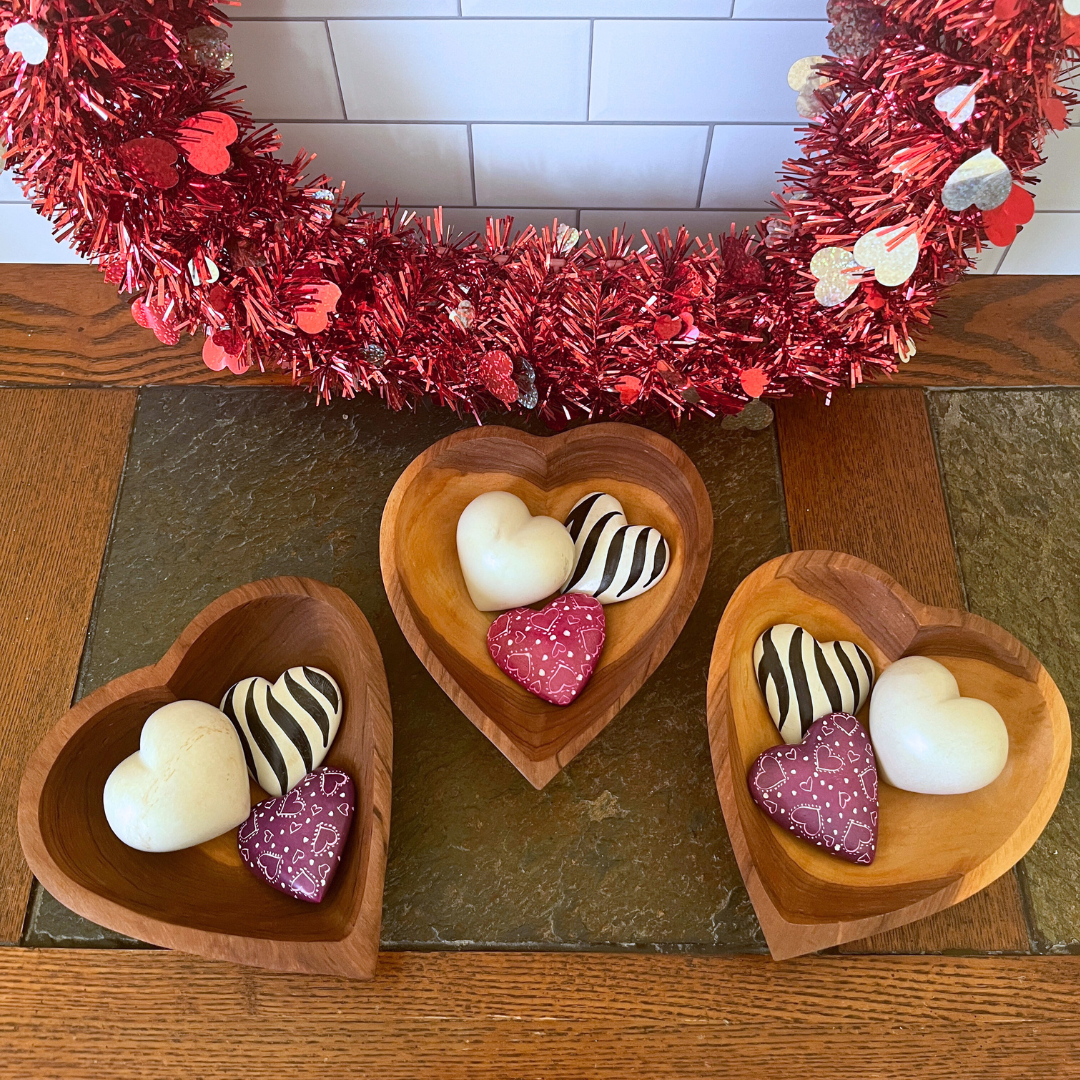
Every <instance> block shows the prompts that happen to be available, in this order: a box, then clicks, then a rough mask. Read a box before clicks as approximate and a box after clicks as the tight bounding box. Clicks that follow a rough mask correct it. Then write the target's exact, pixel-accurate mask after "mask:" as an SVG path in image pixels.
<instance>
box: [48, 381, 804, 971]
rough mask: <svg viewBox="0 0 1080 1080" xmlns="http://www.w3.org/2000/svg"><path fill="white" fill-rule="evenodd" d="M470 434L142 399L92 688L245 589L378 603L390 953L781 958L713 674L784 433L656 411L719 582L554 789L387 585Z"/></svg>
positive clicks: (279, 403)
mask: <svg viewBox="0 0 1080 1080" xmlns="http://www.w3.org/2000/svg"><path fill="white" fill-rule="evenodd" d="M461 426H462V421H461V420H459V419H457V418H456V417H454V416H453V415H452V414H451V413H449V412H446V411H439V410H435V409H430V408H422V409H421V410H420V411H419V412H418V413H415V414H413V413H400V414H395V413H391V412H389V411H388V410H387V409H385V408H384V407H383V406H381V405H380V404H378V403H376V402H373V401H370V400H364V401H359V400H357V401H352V402H337V403H335V404H333V405H331V406H325V405H324V406H319V407H316V405H315V402H314V401H313V400H312V399H311V398H310V397H308V396H307V395H306V394H303V393H300V392H296V391H289V390H282V391H272V390H265V389H262V390H250V391H249V390H220V389H188V390H180V389H168V390H145V391H143V392H142V394H141V397H140V402H139V409H138V413H137V417H136V422H135V428H134V434H133V438H132V444H131V450H130V453H129V456H128V462H127V466H126V470H125V476H124V483H123V487H122V491H121V495H120V502H119V507H118V511H117V517H116V522H115V524H114V528H113V534H112V538H111V540H110V544H109V550H108V553H107V559H106V566H105V569H104V573H103V577H102V581H101V585H100V588H99V593H98V597H97V601H96V604H95V613H94V620H93V625H92V634H91V640H90V645H89V647H88V650H87V654H86V657H85V658H84V665H83V671H82V676H81V679H80V684H79V693H80V695H82V694H86V693H88V692H89V691H90V690H92V689H94V688H95V687H97V686H100V685H101V684H102V683H104V682H106V681H108V680H109V679H111V678H114V677H115V676H117V675H119V674H122V673H123V672H126V671H129V670H131V669H132V668H135V667H138V666H140V665H142V664H147V663H150V662H153V661H155V660H156V659H158V657H159V656H160V655H161V654H162V652H163V651H164V650H165V649H166V648H167V647H168V646H169V644H170V643H171V642H172V641H173V639H174V638H175V637H176V635H177V634H178V633H179V631H180V630H181V629H182V628H183V627H184V625H185V624H186V623H187V622H188V620H189V619H191V618H192V617H193V616H194V615H195V614H197V613H198V611H199V610H201V609H202V607H203V606H205V605H206V604H207V603H209V602H210V601H211V600H213V599H214V598H215V597H217V596H218V595H220V594H221V593H223V592H225V591H226V590H228V589H230V588H233V587H234V586H236V585H239V584H242V583H243V582H246V581H250V580H253V579H255V578H261V577H268V576H272V575H275V574H300V575H306V576H310V577H315V578H319V579H321V580H324V581H328V582H330V583H332V584H334V585H337V586H339V587H340V588H342V589H344V590H345V591H346V592H347V593H348V594H349V595H351V596H352V597H353V598H354V599H355V600H356V602H357V603H358V604H359V605H360V607H361V608H362V609H363V611H364V612H365V614H366V615H367V617H368V619H369V620H370V622H371V624H372V626H373V628H374V630H375V634H376V636H377V638H378V640H379V645H380V647H381V649H382V651H383V656H384V659H385V663H386V670H387V677H388V680H389V684H390V693H391V699H392V704H393V710H394V785H393V807H392V824H391V841H390V855H389V860H388V864H387V880H386V893H385V902H384V914H383V942H384V945H385V946H387V947H390V948H394V947H436V948H438V947H444V948H445V947H463V946H470V945H476V946H483V947H490V946H518V947H549V948H574V947H577V948H609V947H637V948H662V949H680V948H686V949H691V950H725V949H738V950H747V949H753V950H756V949H761V948H763V947H764V946H763V940H762V937H761V933H760V929H759V927H758V925H757V921H756V919H755V918H754V914H753V911H752V908H751V906H750V903H749V900H748V898H747V895H746V892H745V890H744V889H743V886H742V881H741V879H740V877H739V873H738V869H737V867H736V865H735V861H734V858H733V856H732V852H731V848H730V845H729V843H728V839H727V834H726V832H725V831H724V826H723V819H722V816H721V814H720V808H719V805H718V802H717V797H716V789H715V786H714V783H713V777H712V768H711V763H710V759H709V750H708V740H707V734H706V726H705V688H706V673H707V669H708V661H709V655H710V651H711V647H712V639H713V636H714V634H715V631H716V625H717V623H718V621H719V619H720V615H721V613H722V611H723V607H724V604H725V603H726V601H727V599H728V597H729V596H730V594H731V592H732V591H733V589H734V588H735V586H736V585H737V584H738V582H739V581H740V580H741V579H742V577H743V576H745V575H746V574H747V573H749V572H750V571H751V570H752V569H754V567H756V566H757V565H758V564H759V563H761V562H763V561H765V560H766V559H769V558H771V557H773V556H775V555H777V554H780V553H782V552H783V551H785V550H786V529H785V525H784V521H783V511H782V499H781V490H780V483H779V469H778V462H777V455H776V447H775V439H774V435H773V432H772V431H771V430H768V431H765V432H759V433H751V432H741V431H739V432H725V431H721V430H720V428H719V425H718V424H716V423H707V422H702V423H693V424H687V425H684V426H683V428H682V429H680V430H675V431H672V430H671V426H670V425H666V424H665V423H663V422H657V423H656V424H655V425H654V426H655V427H656V428H657V430H661V431H663V433H664V434H667V435H670V436H672V437H673V438H674V439H675V441H676V442H678V443H679V444H680V445H681V446H682V447H683V448H684V449H685V450H686V452H687V453H688V454H689V455H690V457H691V458H692V459H693V460H694V462H695V463H696V464H697V466H698V468H699V469H700V470H701V472H702V475H703V477H704V479H705V482H706V484H707V486H708V488H709V493H710V496H711V498H712V500H713V505H714V509H715V513H716V538H715V544H714V555H713V564H712V567H711V569H710V573H709V575H708V579H707V582H706V585H705V589H704V591H703V592H702V597H701V600H700V602H699V604H698V607H697V609H696V610H695V611H694V613H693V614H692V615H691V617H690V620H689V622H688V623H687V626H686V628H685V630H684V631H683V634H682V635H681V637H680V638H679V640H678V642H677V643H676V645H675V647H674V648H673V649H672V651H671V653H670V655H669V656H668V657H667V659H666V660H665V661H664V662H663V663H662V664H661V665H660V667H659V668H658V670H657V671H656V672H655V673H654V675H653V676H652V678H651V679H650V680H649V681H648V682H647V683H646V684H645V686H644V687H643V688H642V689H641V690H640V691H639V692H638V694H637V696H636V697H635V698H634V699H633V701H631V702H630V704H629V705H628V706H627V707H626V708H625V709H624V710H623V711H622V713H621V714H620V715H619V716H618V717H617V718H616V719H615V720H614V721H613V722H612V723H611V724H610V725H609V727H608V728H607V729H606V730H605V731H604V732H603V733H602V734H601V735H600V737H599V738H598V739H597V740H595V741H594V742H593V743H592V744H591V745H590V746H589V747H588V748H587V749H586V750H585V751H583V752H582V753H581V754H580V755H579V756H578V757H577V758H576V759H575V760H574V762H573V763H572V764H571V765H570V767H569V768H568V769H566V770H564V772H563V773H562V774H561V775H560V776H559V777H557V778H556V779H555V780H553V781H552V782H551V783H550V784H549V785H548V787H547V788H546V789H545V790H544V791H543V792H536V791H534V790H533V788H532V787H531V786H530V785H529V784H528V783H527V782H526V781H525V780H524V779H523V778H522V777H521V776H520V775H519V774H518V773H517V771H516V770H515V769H514V768H513V767H512V766H511V765H510V764H509V763H508V762H507V761H506V760H505V759H504V758H503V757H502V755H501V754H499V752H498V751H497V750H496V749H495V748H494V747H493V746H492V745H491V744H490V743H489V742H488V741H487V739H485V738H484V736H483V735H481V734H480V732H479V731H478V730H477V729H476V728H475V727H474V726H473V725H472V724H471V723H470V722H469V721H468V720H467V719H466V718H465V717H464V716H463V715H462V714H461V713H460V712H459V711H458V710H457V709H456V708H455V707H454V706H453V705H452V704H451V702H450V700H449V699H448V698H447V697H446V696H445V695H444V694H443V693H442V691H441V690H440V689H439V688H438V687H437V686H436V684H435V683H434V681H433V680H432V679H431V678H430V676H429V675H428V674H427V672H426V671H425V670H424V668H423V667H422V665H421V664H420V662H419V661H418V660H417V658H416V656H415V655H414V654H413V652H412V650H411V649H410V648H409V646H408V644H407V642H406V641H405V639H404V637H403V636H402V634H401V632H400V630H399V629H398V626H397V623H396V621H395V620H394V617H393V614H392V612H391V611H390V607H389V604H388V603H387V600H386V596H385V594H384V592H383V588H382V581H381V577H380V575H379V565H378V533H379V523H380V517H381V513H382V507H383V503H384V501H385V499H386V497H387V495H388V494H389V492H390V489H391V487H392V486H393V484H394V482H395V481H396V479H397V477H398V476H399V474H400V473H401V471H402V470H403V469H404V468H405V466H406V465H407V464H408V463H409V462H410V461H411V460H412V458H413V457H414V456H415V455H417V454H418V453H420V452H421V451H422V450H423V449H424V448H425V447H427V446H429V445H430V444H431V443H433V442H434V441H436V440H437V439H439V438H442V437H443V436H445V435H448V434H450V433H451V432H452V431H454V430H457V429H458V428H460V427H461ZM536 430H537V431H538V433H543V430H542V429H536ZM54 905H55V902H54ZM55 906H56V907H58V906H59V905H55ZM53 910H54V909H53V908H51V907H50V908H48V909H46V908H45V907H44V906H42V907H40V909H39V910H38V911H37V912H36V914H35V916H34V918H33V919H32V921H31V934H32V935H37V936H36V938H35V940H38V941H46V940H47V939H48V937H49V934H50V927H49V920H50V918H51V917H52V916H50V914H49V913H50V912H51V911H53ZM67 917H68V918H71V916H70V914H68V916H67ZM70 937H71V934H70V927H69V930H68V938H69V939H70Z"/></svg>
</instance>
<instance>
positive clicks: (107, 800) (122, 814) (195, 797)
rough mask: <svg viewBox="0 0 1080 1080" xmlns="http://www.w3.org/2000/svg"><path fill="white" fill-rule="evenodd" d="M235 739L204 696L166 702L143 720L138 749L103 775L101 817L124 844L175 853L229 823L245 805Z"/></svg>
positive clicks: (224, 719)
mask: <svg viewBox="0 0 1080 1080" xmlns="http://www.w3.org/2000/svg"><path fill="white" fill-rule="evenodd" d="M250 792H251V789H250V787H249V785H248V776H247V768H246V766H245V764H244V751H243V748H242V747H241V746H240V737H239V736H238V735H237V734H236V732H235V730H233V726H232V724H231V723H230V721H229V718H228V717H227V716H226V715H225V714H224V713H223V712H221V711H220V710H219V709H215V708H214V706H213V705H207V703H206V702H205V701H173V702H171V703H170V704H168V705H163V706H162V707H161V708H160V709H158V710H157V711H156V712H154V713H152V714H151V716H150V718H149V719H148V720H147V721H146V723H145V724H143V729H142V734H141V735H140V736H139V749H138V751H136V753H134V754H132V755H131V756H130V757H127V758H124V760H123V761H121V762H120V764H119V765H117V766H116V768H115V769H113V771H112V772H111V773H110V774H109V779H108V780H106V781H105V793H104V796H103V801H104V804H105V818H106V820H107V821H108V822H109V827H110V828H111V829H112V831H113V832H114V833H116V835H117V836H118V837H119V838H120V839H121V840H123V841H124V843H125V844H127V845H128V846H129V847H133V848H137V849H138V850H139V851H179V850H180V849H181V848H188V847H193V846H194V845H195V844H201V843H203V842H205V841H206V840H212V839H213V838H214V837H215V836H220V835H221V834H222V833H224V832H228V831H229V830H230V829H235V828H236V827H237V826H238V825H239V824H240V823H241V822H242V821H244V820H245V819H246V818H247V816H248V814H249V812H250V811H251V794H250Z"/></svg>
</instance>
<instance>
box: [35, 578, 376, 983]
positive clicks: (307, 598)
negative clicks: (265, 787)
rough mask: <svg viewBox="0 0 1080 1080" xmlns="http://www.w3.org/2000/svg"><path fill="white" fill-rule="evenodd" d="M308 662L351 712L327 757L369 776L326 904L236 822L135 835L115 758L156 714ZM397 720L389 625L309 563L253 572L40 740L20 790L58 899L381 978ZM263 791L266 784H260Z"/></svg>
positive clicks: (258, 960) (151, 931)
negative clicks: (114, 804) (107, 790)
mask: <svg viewBox="0 0 1080 1080" xmlns="http://www.w3.org/2000/svg"><path fill="white" fill-rule="evenodd" d="M297 664H309V665H313V666H315V667H319V668H322V669H323V670H325V671H327V672H329V673H330V674H331V675H332V676H333V677H334V678H335V679H336V680H337V683H338V685H339V686H340V687H341V691H342V698H343V706H344V711H343V713H342V718H341V726H340V728H339V730H338V734H337V737H336V738H335V740H334V742H333V744H332V745H331V747H330V752H329V754H328V755H327V757H326V761H325V764H327V765H333V766H335V767H337V768H339V769H343V770H344V771H345V772H347V773H348V774H349V775H350V776H351V777H352V778H353V781H354V782H355V784H356V797H357V808H356V817H355V818H354V820H353V827H352V830H351V831H350V833H349V838H348V841H347V842H346V845H345V851H344V852H343V854H342V859H341V864H340V866H339V867H338V872H337V876H336V877H335V878H334V881H333V884H332V885H331V886H330V890H329V892H328V893H327V896H326V898H325V899H324V900H323V901H322V903H320V904H308V903H305V902H304V901H302V900H294V899H293V898H292V897H289V896H286V895H284V894H283V893H280V892H278V891H277V890H276V889H272V888H271V887H270V886H269V885H267V884H266V883H265V882H263V881H260V880H259V879H257V878H256V877H255V876H254V875H253V874H252V873H251V872H250V871H249V870H248V869H247V867H245V866H244V865H243V863H242V862H241V861H240V855H239V852H238V851H237V846H236V830H235V829H234V830H231V831H230V832H228V833H225V834H224V835H223V836H220V837H218V838H216V839H215V840H211V841H209V842H208V843H206V844H201V845H199V846H198V847H193V848H188V849H186V850H184V851H174V852H168V853H160V854H159V853H149V852H144V851H136V850H134V849H133V848H129V847H127V846H126V845H125V844H123V843H121V841H120V840H118V839H117V838H116V836H115V835H113V832H112V830H111V829H110V828H109V825H108V822H107V821H106V820H105V812H104V808H103V806H102V792H103V790H104V787H105V781H106V779H107V778H108V776H109V773H110V772H112V770H113V768H114V767H115V766H116V765H117V764H119V763H120V762H121V761H122V760H123V759H124V758H126V757H127V756H128V755H129V754H133V753H134V752H135V751H136V750H138V748H139V734H140V732H141V730H142V726H143V723H144V722H145V721H146V719H147V717H149V715H150V714H151V713H152V712H153V711H154V710H155V709H158V708H160V707H161V706H162V705H165V704H167V703H168V702H170V701H176V700H180V699H190V698H195V699H198V700H200V701H207V702H210V703H211V704H212V705H215V706H216V705H218V703H219V702H220V701H221V698H222V696H223V694H224V693H225V691H226V690H227V689H228V687H229V686H231V685H232V684H233V683H234V682H236V681H237V680H239V679H242V678H244V677H245V676H248V675H261V676H262V677H263V678H266V679H270V680H273V679H276V678H277V677H278V676H279V675H280V674H281V673H282V671H284V670H286V669H287V668H290V667H294V666H295V665H297ZM392 753H393V731H392V725H391V720H390V695H389V692H388V691H387V687H386V675H385V673H384V671H383V664H382V656H381V654H380V652H379V646H378V644H377V643H376V641H375V635H374V634H373V633H372V632H371V627H370V626H368V623H367V620H366V619H365V618H364V615H363V613H362V612H361V611H360V609H359V608H358V607H357V606H356V604H354V603H353V602H352V600H350V599H349V597H348V596H346V595H345V594H344V593H343V592H341V591H340V590H339V589H334V588H331V587H330V586H329V585H324V584H322V583H321V582H318V581H311V580H308V579H306V578H293V577H281V578H269V579H267V580H265V581H256V582H253V583H252V584H250V585H243V586H241V587H240V588H238V589H233V591H232V592H229V593H226V594H225V595H224V596H222V597H220V598H219V599H218V600H215V601H214V603H212V604H211V605H210V606H209V607H207V608H205V609H204V610H203V611H202V612H201V614H199V615H198V616H197V617H196V618H195V619H194V620H193V621H192V622H191V623H190V624H189V626H188V627H187V629H185V630H184V632H183V633H182V634H181V635H180V637H179V638H177V640H176V642H175V644H174V645H173V646H172V648H171V649H169V651H168V652H167V653H166V654H165V656H164V657H162V659H161V660H159V661H158V663H156V664H153V665H151V666H150V667H145V668H140V669H139V670H138V671H133V672H131V673H130V674H128V675H123V676H121V677H120V678H118V679H114V680H113V681H112V682H110V683H108V684H107V685H106V686H103V687H101V689H100V690H96V691H94V693H92V694H90V695H89V696H88V697H85V698H83V700H82V701H80V702H79V703H78V704H77V705H76V706H75V707H74V708H73V709H71V710H70V711H69V712H67V713H66V714H65V715H64V717H63V719H61V720H60V722H59V723H58V724H57V725H56V726H55V727H54V728H53V729H52V731H50V732H49V734H48V735H47V736H46V737H45V739H44V740H43V741H42V743H41V745H40V746H38V748H37V750H35V752H34V754H33V756H32V757H31V758H30V762H29V764H28V765H27V767H26V772H25V773H24V775H23V781H22V789H21V791H20V793H19V839H20V840H21V841H22V847H23V852H24V853H25V855H26V861H27V862H28V863H29V864H30V868H31V870H33V872H34V873H35V874H36V875H37V877H38V879H39V880H40V881H41V883H42V884H43V885H44V886H45V888H46V889H48V890H49V892H51V893H52V894H53V896H55V897H56V898H57V899H58V900H60V901H61V902H62V903H64V904H66V905H67V906H68V907H69V908H72V909H73V910H74V911H77V912H78V913H79V914H80V915H83V916H85V917H86V918H88V919H92V920H94V922H97V923H100V924H101V925H103V926H108V927H110V928H111V929H113V930H117V931H119V932H120V933H123V934H129V935H131V936H132V937H135V938H139V939H141V940H142V941H149V942H152V943H154V944H155V945H163V946H166V947H167V948H170V949H181V950H183V951H184V952H191V953H198V954H200V955H202V956H208V957H211V958H214V959H219V960H232V961H236V962H237V963H241V964H252V965H254V966H256V967H264V968H272V969H275V970H279V971H305V972H324V973H328V974H335V975H347V976H351V977H353V978H359V979H370V978H372V976H374V974H375V963H376V960H377V957H378V951H379V928H380V923H381V920H382V894H383V875H384V872H385V869H386V845H387V838H388V836H389V831H390V764H391V756H392ZM252 787H253V791H252V801H253V802H254V801H255V799H256V797H257V798H259V799H265V798H267V797H268V796H267V795H266V793H265V792H263V791H262V790H261V789H258V788H256V787H255V786H254V785H252Z"/></svg>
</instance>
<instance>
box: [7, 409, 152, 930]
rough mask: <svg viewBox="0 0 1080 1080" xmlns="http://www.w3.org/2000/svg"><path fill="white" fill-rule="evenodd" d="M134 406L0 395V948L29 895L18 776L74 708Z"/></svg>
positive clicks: (17, 923)
mask: <svg viewBox="0 0 1080 1080" xmlns="http://www.w3.org/2000/svg"><path fill="white" fill-rule="evenodd" d="M134 410H135V394H134V393H133V392H132V391H129V390H72V391H55V390H0V432H2V433H3V436H2V438H0V522H2V533H3V538H4V540H3V543H2V544H0V668H2V669H3V671H4V678H3V680H0V761H2V762H3V766H4V767H3V782H2V783H0V942H6V941H15V940H17V939H18V937H19V934H20V932H21V931H22V925H23V917H24V915H25V913H26V903H27V899H28V897H29V893H30V871H29V870H28V869H27V867H26V863H25V861H24V860H23V856H22V851H21V850H20V849H19V840H18V835H17V832H16V827H15V818H16V812H17V806H18V793H19V777H20V776H21V774H22V771H23V766H24V765H25V764H26V760H27V758H28V757H29V755H30V752H31V751H32V750H33V749H34V747H35V746H36V745H37V743H38V741H39V740H40V739H41V738H42V737H43V736H44V735H45V733H46V732H47V731H48V730H49V728H50V727H51V726H52V725H53V724H54V723H55V722H56V721H57V720H58V719H59V718H60V716H61V715H62V714H63V713H64V712H65V711H66V710H67V708H68V706H69V705H70V704H71V694H72V691H73V690H74V688H75V678H76V676H77V675H78V671H79V660H80V658H81V657H82V650H83V642H84V641H85V639H86V630H87V626H88V624H89V622H90V610H91V607H92V605H93V602H94V593H95V591H96V589H97V579H98V572H99V570H100V569H101V561H102V556H103V555H104V552H105V543H106V541H107V539H108V536H109V526H110V523H111V522H112V516H113V506H114V504H115V502H116V492H117V488H118V485H119V483H120V472H121V470H122V468H123V465H124V455H125V453H126V452H127V444H128V432H129V430H130V427H131V420H132V415H133V413H134Z"/></svg>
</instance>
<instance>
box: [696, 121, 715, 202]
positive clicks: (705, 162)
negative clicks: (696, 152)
mask: <svg viewBox="0 0 1080 1080" xmlns="http://www.w3.org/2000/svg"><path fill="white" fill-rule="evenodd" d="M715 130H716V127H715V125H712V124H710V125H709V133H708V135H706V136H705V154H704V157H703V158H702V161H701V178H700V179H699V180H698V189H697V202H696V203H695V204H694V206H695V208H696V209H698V210H700V209H701V198H702V196H703V195H704V193H705V174H706V173H707V172H708V171H709V158H710V156H711V155H712V140H713V132H714V131H715Z"/></svg>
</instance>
